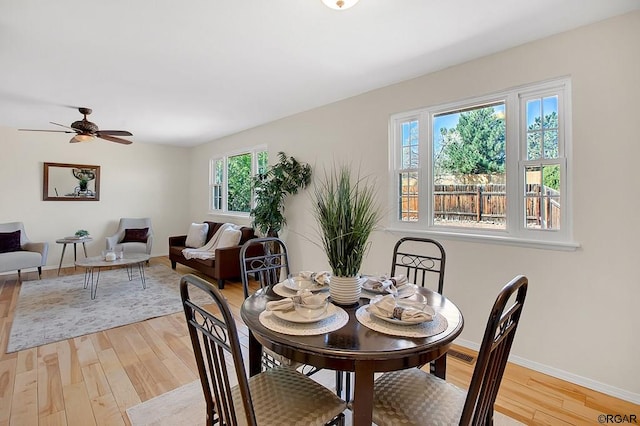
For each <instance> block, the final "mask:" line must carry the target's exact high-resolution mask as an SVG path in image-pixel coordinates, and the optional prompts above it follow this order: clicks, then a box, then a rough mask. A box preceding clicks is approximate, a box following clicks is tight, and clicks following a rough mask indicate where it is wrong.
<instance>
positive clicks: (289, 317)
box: [271, 303, 338, 324]
mask: <svg viewBox="0 0 640 426" xmlns="http://www.w3.org/2000/svg"><path fill="white" fill-rule="evenodd" d="M336 312H338V308H337V307H336V306H335V305H332V304H331V303H329V306H327V312H325V313H324V315H322V316H320V317H318V318H305V317H303V316H301V315H300V314H299V313H297V312H296V311H295V310H291V311H271V313H272V314H273V315H275V316H276V317H278V318H280V319H283V320H285V321H289V322H295V323H298V324H310V323H312V322H318V321H322V320H324V319H327V318H330V317H331V316H333V315H335V314H336Z"/></svg>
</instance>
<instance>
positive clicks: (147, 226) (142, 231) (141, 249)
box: [107, 217, 153, 255]
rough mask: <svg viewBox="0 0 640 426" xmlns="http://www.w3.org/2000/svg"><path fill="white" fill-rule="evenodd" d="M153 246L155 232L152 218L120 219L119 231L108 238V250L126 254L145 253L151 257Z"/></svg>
mask: <svg viewBox="0 0 640 426" xmlns="http://www.w3.org/2000/svg"><path fill="white" fill-rule="evenodd" d="M152 245H153V230H152V229H151V218H148V217H143V218H128V217H123V218H121V219H120V224H119V225H118V230H117V231H116V233H115V234H114V235H112V236H110V237H107V250H114V251H119V250H120V249H122V250H123V251H124V252H125V253H145V254H148V255H151V247H152Z"/></svg>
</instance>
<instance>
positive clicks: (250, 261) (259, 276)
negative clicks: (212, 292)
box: [240, 237, 290, 299]
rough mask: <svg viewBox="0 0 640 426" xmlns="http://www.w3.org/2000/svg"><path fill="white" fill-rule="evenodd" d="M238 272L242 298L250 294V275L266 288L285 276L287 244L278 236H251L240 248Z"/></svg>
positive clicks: (287, 262)
mask: <svg viewBox="0 0 640 426" xmlns="http://www.w3.org/2000/svg"><path fill="white" fill-rule="evenodd" d="M240 272H241V278H242V288H243V290H244V298H245V299H246V298H247V297H249V296H250V295H251V293H252V292H251V290H250V288H249V280H250V277H251V276H253V277H254V279H255V280H256V281H258V283H260V288H261V289H268V288H269V287H273V286H275V285H276V284H278V283H279V282H280V281H282V280H283V279H285V278H287V276H288V275H289V273H290V270H289V254H288V252H287V246H286V245H285V244H284V241H282V240H281V239H279V238H276V237H263V238H252V239H251V240H248V241H247V242H246V243H244V244H243V245H242V248H241V249H240Z"/></svg>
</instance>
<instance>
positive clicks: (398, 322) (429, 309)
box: [367, 306, 436, 325]
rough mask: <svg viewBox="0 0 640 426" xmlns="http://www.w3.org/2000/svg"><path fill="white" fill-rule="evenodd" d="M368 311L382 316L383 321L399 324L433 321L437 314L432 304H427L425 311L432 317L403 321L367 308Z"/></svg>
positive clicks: (377, 316) (379, 316)
mask: <svg viewBox="0 0 640 426" xmlns="http://www.w3.org/2000/svg"><path fill="white" fill-rule="evenodd" d="M367 311H368V312H369V313H370V314H371V315H373V316H374V317H376V318H380V319H381V320H383V321H386V322H390V323H391V324H397V325H416V324H422V323H423V322H429V321H433V318H434V317H435V316H436V312H435V311H434V310H433V308H432V307H431V306H425V307H424V309H423V311H424V312H426V313H428V314H429V315H431V318H430V319H415V320H412V321H401V320H399V319H397V318H387V317H385V316H382V315H377V314H376V313H374V312H371V311H370V310H369V309H367Z"/></svg>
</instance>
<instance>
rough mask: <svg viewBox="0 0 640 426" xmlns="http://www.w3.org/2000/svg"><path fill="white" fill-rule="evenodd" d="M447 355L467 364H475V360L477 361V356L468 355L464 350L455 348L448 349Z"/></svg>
mask: <svg viewBox="0 0 640 426" xmlns="http://www.w3.org/2000/svg"><path fill="white" fill-rule="evenodd" d="M447 356H452V357H454V358H457V359H459V360H460V361H462V362H466V363H467V364H473V362H474V361H475V357H473V356H471V355H467V354H465V353H462V352H458V351H456V350H455V349H449V350H448V351H447Z"/></svg>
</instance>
